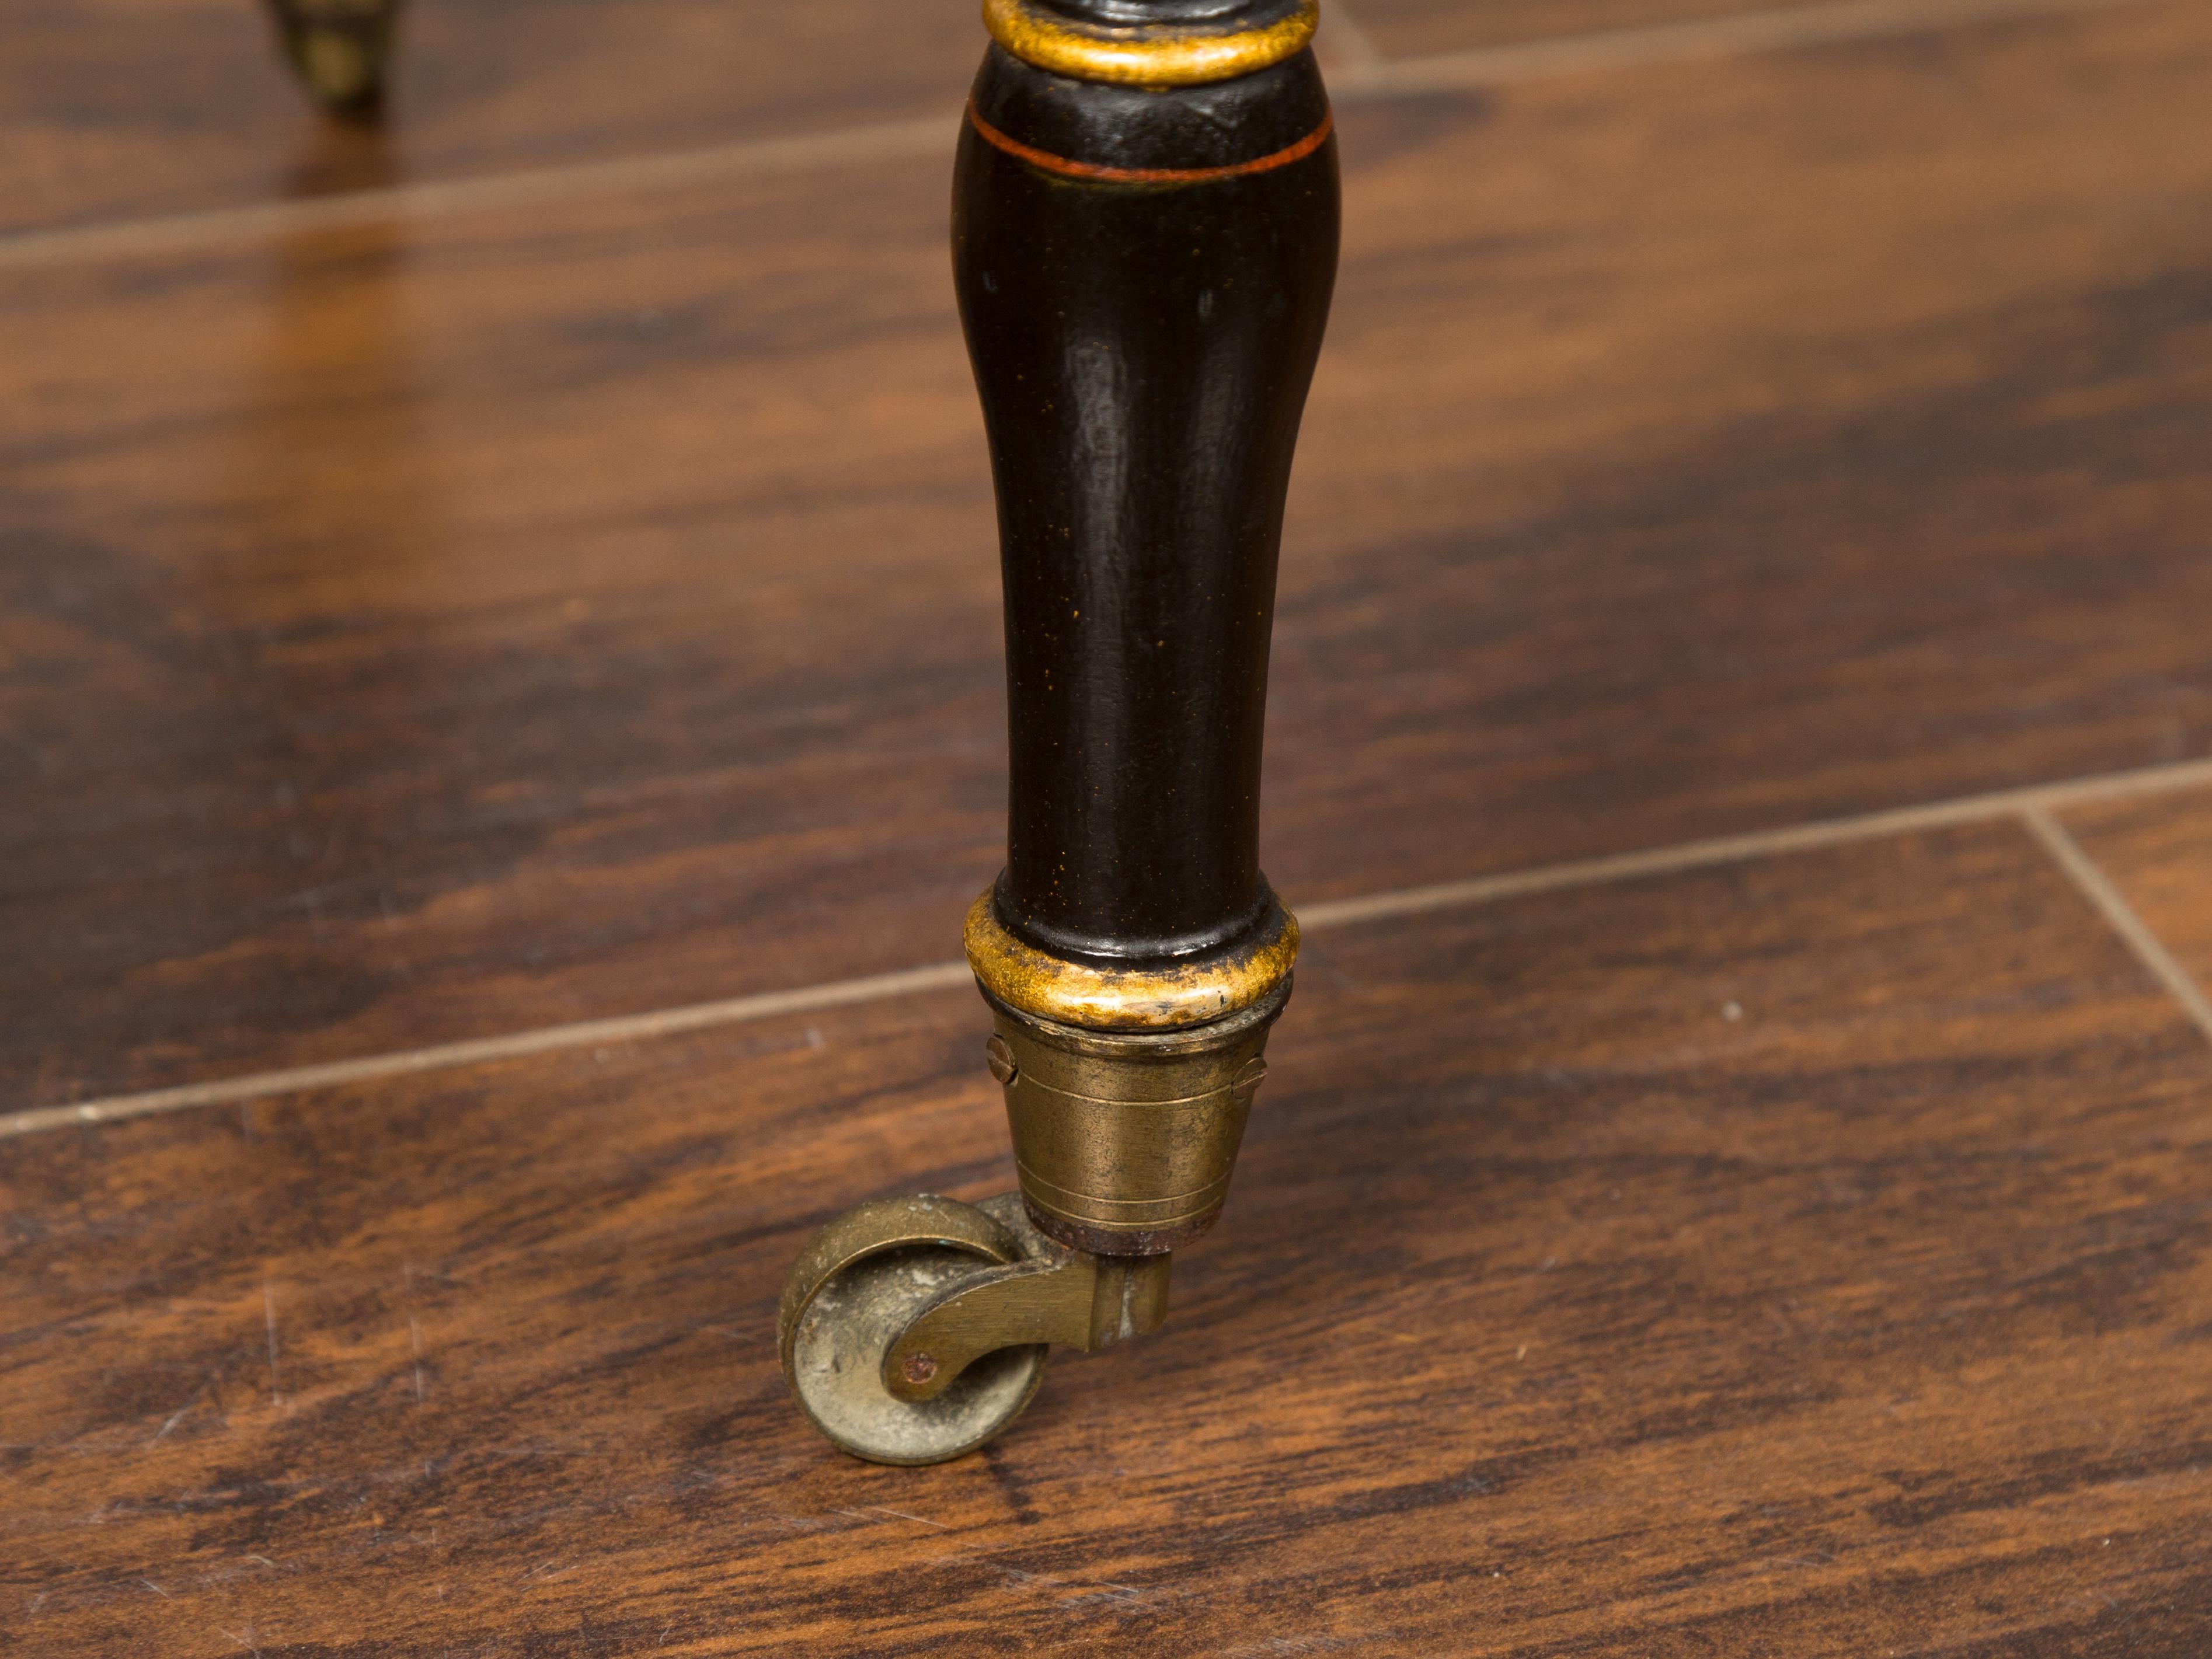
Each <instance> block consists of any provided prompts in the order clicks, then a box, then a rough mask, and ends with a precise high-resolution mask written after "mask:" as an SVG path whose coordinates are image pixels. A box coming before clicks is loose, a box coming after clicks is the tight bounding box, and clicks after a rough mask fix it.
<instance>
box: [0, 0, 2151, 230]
mask: <svg viewBox="0 0 2212 1659" xmlns="http://www.w3.org/2000/svg"><path fill="white" fill-rule="evenodd" d="M2153 3H2159V0H1837V3H1832V4H1827V5H1809V6H1785V7H1779V8H1776V9H1770V10H1765V11H1753V12H1741V13H1738V14H1736V15H1733V16H1727V17H1719V18H1706V19H1696V20H1692V21H1687V22H1681V23H1668V24H1660V25H1656V26H1653V27H1644V28H1633V29H1613V30H1606V31H1601V32H1594V33H1585V34H1571V35H1559V36H1553V37H1549V38H1546V39H1542V40H1528V41H1521V42H1516V43H1515V44H1513V45H1510V46H1484V47H1479V48H1476V49H1475V50H1473V51H1469V52H1439V53H1432V54H1427V55H1425V56H1421V57H1417V58H1384V57H1381V56H1379V55H1375V56H1370V54H1372V53H1374V48H1373V46H1371V44H1369V43H1367V42H1366V40H1365V39H1364V35H1363V34H1362V33H1360V32H1359V30H1358V25H1357V24H1356V23H1355V22H1353V21H1352V19H1350V18H1348V17H1347V18H1346V20H1345V22H1344V26H1343V27H1341V28H1340V31H1339V38H1340V42H1341V44H1342V46H1343V48H1344V50H1343V52H1342V54H1341V56H1340V58H1339V59H1338V62H1337V64H1336V65H1335V67H1334V69H1333V70H1331V71H1330V78H1331V81H1332V82H1333V91H1334V95H1335V97H1336V98H1337V100H1338V101H1340V102H1358V101H1364V100H1389V99H1393V98H1407V97H1418V96H1420V95H1422V94H1430V93H1439V92H1471V91H1478V90H1480V89H1481V88H1485V87H1494V86H1505V85H1510V84H1513V83H1516V82H1528V81H1536V80H1542V79H1545V78H1547V77H1549V76H1562V75H1573V74H1589V73H1595V72H1601V71H1609V70H1630V69H1637V68H1641V67H1644V66H1645V65H1647V64H1651V65H1656V64H1667V63H1675V62H1682V61H1686V60H1692V59H1697V58H1729V57H1747V56H1754V55H1758V54H1760V53H1765V52H1784V51H1788V50H1791V49H1793V48H1800V47H1816V46H1832V45H1838V44H1841V43H1844V42H1847V41H1852V40H1877V39H1881V38H1884V37H1893V36H1905V35H1913V34H1927V33H1936V32H1939V31H1941V30H1943V29H1947V28H1956V27H1970V26H1972V25H1974V24H1978V23H1992V22H2002V21H2015V20H2019V21H2027V20H2032V19H2034V18H2039V17H2048V16H2057V15H2063V14H2067V13H2077V12H2093V11H2106V10H2112V9H2118V8H2119V7H2123V6H2134V5H2144V4H2153ZM959 130H960V120H959V112H958V111H957V108H955V107H953V106H946V108H945V112H944V113H943V114H942V115H931V116H927V117H920V118H915V119H912V120H906V121H894V122H886V123H884V124H881V125H871V126H865V127H852V128H846V129H843V130H841V131H832V132H822V133H811V134H801V135H796V136H785V137H772V138H750V139H741V140H738V141H736V142H734V143H727V144H719V145H715V146H713V147H711V148H708V149H697V150H685V151H679V152H675V153H671V154H662V155H643V156H635V157H629V158H625V159H620V160H613V161H582V162H575V163H572V164H569V165H566V166H562V167H542V168H532V169H526V170H523V171H519V172H514V173H491V174H483V175H478V176H476V177H465V178H459V179H434V180H430V181H428V182H425V183H422V184H412V185H391V186H388V187H386V188H383V189H376V190H361V191H348V192H343V193H340V194H333V195H329V196H319V197H306V198H295V199H290V200H286V201H280V202H260V203H254V204H249V205H246V206H240V207H230V208H214V209H209V210H204V211H200V212H194V213H181V214H174V215H168V216H161V217H158V218H142V219H127V220H118V221H113V222H106V223H93V224H86V225H72V226H65V227H62V228H55V229H47V230H32V231H21V232H16V233H15V234H8V235H0V270H22V269H27V268H34V267H39V266H46V265H56V264H69V263H71V262H73V261H76V260H94V259H100V258H126V257H134V256H142V255H149V254H162V253H177V252H191V251H193V250H197V249H213V248H220V247H223V246H229V245H234V244H239V243H246V242H252V241H253V240H258V239H260V238H264V237H270V236H275V235H280V234H292V233H296V232H299V231H303V230H307V231H312V230H325V229H333V228H343V227H345V226H349V225H357V224H371V223H377V222H385V221H389V220H392V219H402V220H420V219H431V218H441V217H447V216H453V215H456V214H461V213H468V212H488V211H494V210H501V209H507V208H515V207H530V206H534V205H537V204H541V203H547V202H561V201H568V200H573V199H577V198H580V197H590V196H594V195H615V194H619V193H623V192H629V193H632V194H635V193H637V192H640V191H665V190H675V189H681V188H684V187H686V186H691V185H706V184H713V183H718V182H721V181H723V180H726V179H740V178H765V177H773V176H775V175H777V174H784V173H811V172H818V171H826V170H829V169H832V168H836V167H855V166H860V165H864V164H866V163H867V162H871V161H896V160H905V159H913V158H919V157H923V156H928V155H939V154H944V155H950V153H951V148H952V144H953V142H954V140H955V139H956V138H957V137H958V134H959Z"/></svg>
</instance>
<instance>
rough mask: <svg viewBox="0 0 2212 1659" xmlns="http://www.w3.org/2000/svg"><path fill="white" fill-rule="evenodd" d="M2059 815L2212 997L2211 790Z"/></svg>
mask: <svg viewBox="0 0 2212 1659" xmlns="http://www.w3.org/2000/svg"><path fill="white" fill-rule="evenodd" d="M2058 817H2059V822H2060V823H2063V825H2064V826H2065V829H2066V830H2067V833H2068V834H2069V835H2071V836H2073V837H2074V840H2075V843H2076V844H2077V845H2079V846H2080V847H2081V849H2082V851H2084V852H2085V853H2087V854H2088V855H2089V856H2090V857H2091V858H2092V859H2093V860H2095V861H2096V864H2097V866H2098V867H2099V868H2100V870H2102V871H2103V872H2105V874H2106V876H2107V877H2108V878H2110V879H2111V880H2112V884H2113V885H2114V886H2115V887H2116V888H2118V890H2119V892H2120V895H2121V896H2122V897H2123V898H2124V899H2125V900H2126V901H2127V904H2128V907H2129V908H2130V909H2131V910H2133V911H2134V912H2135V914H2136V915H2137V916H2138V917H2140V918H2141V919H2142V922H2143V924H2144V925H2145V926H2146V927H2148V928H2149V929H2150V931H2151V933H2153V934H2154V936H2155V937H2156V938H2157V939H2158V941H2159V943H2160V945H2162V946H2164V947H2165V949H2166V951H2168V952H2169V953H2170V954H2171V955H2172V958H2173V960H2174V961H2175V962H2176V963H2178V964H2179V966H2180V968H2181V969H2182V971H2183V972H2185V974H2187V975H2189V977H2190V979H2191V981H2194V982H2195V984H2196V986H2197V988H2198V990H2199V992H2200V993H2202V994H2212V790H2196V791H2193V792H2191V793H2186V794H2180V795H2176V796H2174V797H2172V799H2166V800H2160V801H2156V802H2153V801H2148V800H2146V801H2134V802H2121V801H2112V802H2102V803H2099V804H2098V805H2091V806H2081V807H2076V808H2073V809H2070V810H2069V811H2064V812H2063V813H2060V814H2059V815H2058Z"/></svg>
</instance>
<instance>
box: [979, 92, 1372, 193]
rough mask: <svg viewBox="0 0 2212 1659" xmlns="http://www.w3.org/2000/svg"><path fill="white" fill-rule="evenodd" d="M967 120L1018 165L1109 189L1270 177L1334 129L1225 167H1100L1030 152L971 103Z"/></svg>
mask: <svg viewBox="0 0 2212 1659" xmlns="http://www.w3.org/2000/svg"><path fill="white" fill-rule="evenodd" d="M968 120H969V125H972V126H973V127H974V128H975V131H976V133H977V135H978V136H980V137H981V138H982V140H983V142H984V143H987V144H991V145H993V146H994V147H995V148H997V149H1002V150H1004V151H1006V154H1007V155H1011V156H1013V157H1014V158H1015V159H1016V160H1018V161H1027V162H1028V163H1029V164H1030V166H1031V167H1042V168H1044V169H1045V171H1046V172H1048V173H1062V174H1065V175H1066V177H1068V178H1070V179H1098V180H1100V181H1101V182H1103V183H1106V184H1113V185H1202V184H1205V183H1207V182H1208V181H1209V180H1212V179H1241V178H1243V176H1244V175H1245V174H1246V173H1272V172H1273V170H1274V169H1275V168H1277V167H1288V166H1290V164H1291V162H1293V161H1304V159H1305V158H1306V157H1307V156H1309V155H1312V154H1313V153H1314V152H1315V151H1316V150H1317V149H1320V148H1321V147H1322V143H1323V142H1324V141H1326V140H1327V138H1328V135H1329V132H1330V131H1331V130H1332V129H1333V128H1334V125H1335V123H1336V117H1335V115H1334V113H1330V114H1328V115H1324V116H1322V118H1321V125H1319V126H1317V127H1316V128H1315V129H1314V130H1313V131H1311V132H1310V133H1308V134H1306V136H1305V137H1303V138H1301V139H1299V140H1298V142H1297V143H1295V144H1291V145H1290V146H1289V147H1287V148H1286V149H1279V150H1277V151H1276V152H1275V153H1274V154H1273V155H1262V156H1260V157H1257V158H1256V159H1255V160H1253V161H1235V162H1231V164H1230V165H1229V166H1227V167H1099V166H1097V165H1096V164H1094V163H1092V162H1090V161H1069V160H1068V159H1067V158H1066V156H1064V155H1053V154H1052V153H1051V152H1050V151H1049V150H1042V149H1031V148H1030V146H1029V145H1027V144H1024V143H1019V142H1018V141H1017V140H1015V139H1012V138H1009V137H1006V134H1005V133H1003V132H1001V131H999V130H998V128H996V127H994V126H993V125H991V124H990V123H989V122H988V121H986V120H985V119H984V118H982V117H981V115H978V114H977V113H976V112H975V100H973V99H970V100H969V104H968Z"/></svg>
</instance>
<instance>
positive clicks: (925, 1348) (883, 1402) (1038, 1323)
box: [777, 1193, 1170, 1465]
mask: <svg viewBox="0 0 2212 1659" xmlns="http://www.w3.org/2000/svg"><path fill="white" fill-rule="evenodd" d="M1169 1260H1170V1258H1168V1257H1167V1256H1165V1255H1156V1256H1147V1257H1136V1258H1127V1259H1123V1258H1115V1257H1105V1258H1101V1257H1098V1256H1094V1255H1089V1254H1088V1253H1086V1252H1085V1251H1081V1250H1071V1249H1067V1248H1066V1247H1065V1246H1063V1245H1060V1244H1057V1243H1054V1242H1053V1241H1052V1240H1051V1239H1049V1238H1047V1237H1045V1236H1044V1235H1043V1234H1042V1233H1040V1232H1039V1231H1036V1228H1035V1227H1033V1226H1032V1225H1030V1221H1029V1218H1028V1217H1027V1215H1026V1214H1025V1213H1024V1210H1023V1206H1022V1200H1021V1198H1020V1196H1019V1194H1013V1193H1006V1194H1000V1196H999V1197H997V1198H992V1199H986V1200H984V1201H983V1202H982V1203H981V1204H980V1205H977V1204H963V1203H960V1202H958V1201H957V1200H953V1199H949V1198H935V1197H930V1196H927V1195H924V1196H921V1197H915V1198H891V1199H883V1200H878V1202H876V1203H873V1204H863V1205H861V1206H860V1207H859V1208H858V1209H855V1210H850V1211H848V1212H846V1213H845V1214H843V1215H842V1216H839V1217H838V1218H836V1220H834V1221H832V1222H830V1223H829V1225H828V1226H826V1227H824V1228H823V1229H822V1231H820V1232H818V1233H817V1234H816V1235H815V1236H814V1240H813V1242H812V1243H810V1244H809V1245H808V1246H807V1247H806V1249H805V1251H804V1252H802V1253H801V1255H799V1261H798V1263H797V1265H796V1266H795V1267H793V1269H792V1272H791V1278H790V1280H789V1281H788V1282H787V1284H786V1285H784V1290H783V1302H782V1306H781V1309H780V1310H779V1312H778V1316H777V1326H778V1332H779V1335H780V1336H781V1341H782V1349H783V1374H784V1378H785V1380H786V1381H787V1382H788V1383H790V1384H791V1391H792V1393H793V1395H794V1396H796V1398H797V1399H798V1401H799V1406H800V1407H801V1409H803V1410H804V1411H805V1413H806V1415H807V1416H808V1417H809V1418H810V1419H812V1421H813V1424H814V1426H815V1427H817V1429H819V1430H821V1431H822V1432H823V1434H824V1435H826V1436H828V1437H829V1440H830V1441H831V1442H832V1443H834V1444H836V1446H837V1447H839V1448H840V1449H842V1450H844V1451H848V1452H850V1453H851V1454H852V1455H854V1456H855V1457H860V1458H866V1460H867V1461H868V1462H872V1463H892V1464H906V1465H914V1464H922V1463H943V1462H949V1461H950V1460H951V1459H952V1458H955V1457H959V1456H962V1455H965V1454H966V1453H969V1452H971V1451H974V1450H975V1449H976V1448H977V1447H978V1446H981V1444H982V1443H984V1442H985V1441H987V1440H988V1439H989V1438H990V1437H992V1436H993V1435H994V1434H996V1433H998V1432H999V1431H1000V1430H1001V1429H1003V1428H1005V1427H1006V1425H1007V1424H1009V1423H1011V1422H1012V1421H1013V1420H1014V1419H1015V1418H1016V1417H1018V1416H1019V1415H1020V1414H1021V1411H1022V1408H1023V1407H1024V1406H1026V1405H1028V1404H1029V1403H1030V1397H1031V1396H1032V1395H1035V1394H1036V1390H1037V1385H1038V1383H1041V1382H1042V1381H1043V1380H1044V1367H1045V1359H1046V1355H1047V1351H1048V1346H1049V1345H1051V1344H1053V1343H1055V1342H1057V1343H1060V1344H1062V1345H1063V1346H1069V1347H1077V1348H1085V1349H1088V1348H1097V1347H1100V1346H1104V1345H1105V1344H1107V1343H1109V1342H1115V1341H1120V1340H1124V1339H1126V1338H1128V1337H1132V1336H1139V1335H1142V1334H1145V1333H1146V1332H1148V1331H1152V1330H1155V1329H1157V1328H1158V1326H1159V1324H1160V1322H1161V1321H1162V1320H1163V1319H1164V1318H1165V1317H1166V1316H1167V1288H1168V1270H1169V1269H1168V1264H1169Z"/></svg>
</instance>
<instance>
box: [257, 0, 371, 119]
mask: <svg viewBox="0 0 2212 1659" xmlns="http://www.w3.org/2000/svg"><path fill="white" fill-rule="evenodd" d="M270 10H271V11H272V12H273V13H274V14H275V15H276V27H277V32H278V34H279V36H280V38H281V39H282V40H283V46H284V55H285V57H286V58H289V59H290V61H291V64H292V67H293V69H294V70H296V71H297V72H298V74H299V76H300V79H301V81H303V82H306V84H307V90H308V91H310V92H312V93H313V94H314V95H315V99H316V100H317V101H318V102H319V103H320V104H321V105H322V106H324V107H325V109H327V110H330V111H331V112H332V113H334V114H338V115H349V116H356V117H358V116H366V115H370V114H373V113H374V112H375V111H376V110H377V109H378V107H379V106H380V105H381V104H382V103H383V100H384V78H385V71H386V68H387V66H388V65H389V64H390V62H391V58H392V32H393V26H394V25H395V23H396V22H397V21H398V15H399V0H270Z"/></svg>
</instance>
